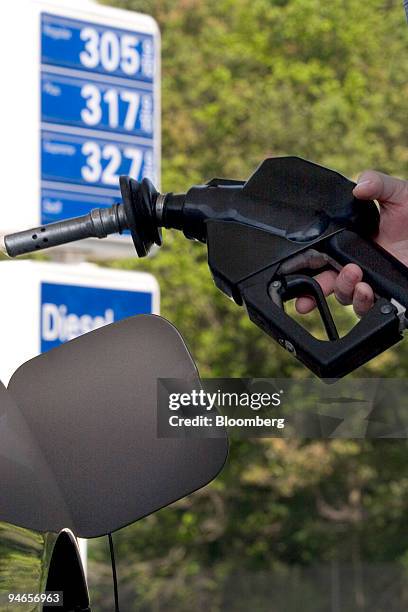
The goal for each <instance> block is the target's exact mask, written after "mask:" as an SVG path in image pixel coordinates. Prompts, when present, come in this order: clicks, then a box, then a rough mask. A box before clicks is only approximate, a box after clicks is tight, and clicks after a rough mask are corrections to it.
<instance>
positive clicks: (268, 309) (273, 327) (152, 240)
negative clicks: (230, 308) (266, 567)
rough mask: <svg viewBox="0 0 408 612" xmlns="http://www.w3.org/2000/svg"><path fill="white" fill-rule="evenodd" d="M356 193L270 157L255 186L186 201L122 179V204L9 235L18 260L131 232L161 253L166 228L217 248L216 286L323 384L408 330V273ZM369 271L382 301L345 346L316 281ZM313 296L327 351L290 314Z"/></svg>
mask: <svg viewBox="0 0 408 612" xmlns="http://www.w3.org/2000/svg"><path fill="white" fill-rule="evenodd" d="M353 187H354V183H353V182H352V181H350V180H348V179H347V178H345V177H344V176H341V175H340V174H338V173H337V172H334V171H333V170H329V169H328V168H324V167H322V166H318V165H317V164H314V163H312V162H309V161H306V160H303V159H300V158H297V157H280V158H279V157H278V158H270V159H266V160H265V161H264V162H263V163H262V164H261V165H260V166H259V167H258V169H257V170H256V171H255V173H254V174H253V175H252V176H251V177H250V178H249V179H248V180H247V181H235V180H226V179H213V180H211V181H210V182H209V183H207V184H206V185H200V186H194V187H192V188H191V189H190V190H189V191H188V192H187V193H185V194H173V193H167V194H159V193H158V192H157V191H156V189H155V188H154V186H153V185H152V183H151V182H150V181H149V180H148V179H143V180H142V181H141V182H140V183H139V182H137V181H135V180H134V179H132V178H129V177H121V178H120V189H121V194H122V203H121V204H115V205H114V206H113V207H111V208H105V209H95V210H93V211H91V212H90V213H89V214H88V215H85V216H83V217H78V218H77V219H70V220H67V221H62V222H59V223H53V224H50V225H44V226H41V227H38V228H35V229H32V230H28V231H23V232H18V233H16V234H10V235H8V236H5V237H4V250H5V252H6V253H7V254H8V255H9V256H11V257H14V256H16V255H21V254H23V253H29V252H33V251H38V250H42V249H44V248H48V247H51V246H57V245H61V244H65V243H68V242H72V241H75V240H82V239H83V238H90V237H96V238H103V237H105V236H107V235H109V234H112V233H117V232H119V233H121V232H123V231H124V230H125V229H128V230H130V233H131V235H132V239H133V242H134V245H135V248H136V251H137V254H138V255H139V257H144V256H145V255H147V253H148V252H149V250H150V248H151V247H152V245H153V244H156V245H159V246H160V245H161V244H162V237H161V228H162V227H165V228H173V229H177V230H181V231H182V232H183V233H184V235H185V236H186V238H189V239H192V240H198V241H200V242H203V243H205V244H207V249H208V265H209V268H210V270H211V273H212V275H213V278H214V281H215V283H216V285H217V287H219V289H221V291H223V292H224V293H225V294H227V295H228V296H229V297H231V298H232V299H233V300H234V301H235V302H236V303H237V304H239V305H243V306H245V308H246V310H247V312H248V315H249V317H250V319H251V320H252V321H253V322H254V323H255V324H256V325H258V326H259V327H260V328H261V329H263V330H264V331H265V332H266V333H268V334H269V335H271V336H272V337H273V338H275V340H277V341H278V342H279V344H281V346H283V347H284V348H286V349H287V350H288V351H289V352H291V353H292V354H293V355H294V356H296V357H297V358H298V359H299V360H300V361H302V362H303V363H304V364H305V365H306V366H307V367H308V368H309V369H310V370H311V371H313V372H314V373H315V374H317V375H318V376H319V377H321V378H327V379H335V378H339V377H341V376H344V375H345V374H347V373H349V372H351V371H353V370H355V369H356V368H357V367H359V366H360V365H362V364H364V363H366V362H367V361H369V360H370V359H372V358H373V357H375V356H376V355H378V354H380V353H382V352H383V351H384V350H386V349H387V348H389V347H390V346H392V345H394V344H396V343H397V342H398V341H399V340H401V338H402V335H403V332H404V330H405V328H406V326H407V322H406V318H405V310H406V308H407V306H408V268H406V267H405V266H404V265H403V264H402V263H401V262H399V261H398V260H397V259H395V258H394V257H393V256H392V255H390V254H389V253H388V252H387V251H385V250H384V249H382V248H381V247H380V246H379V245H377V244H376V243H375V242H374V241H373V240H372V237H373V236H375V234H376V232H377V231H378V224H379V211H378V208H377V206H376V204H375V203H374V202H372V201H361V200H357V199H356V198H355V197H354V196H353V194H352V190H353ZM350 262H353V263H356V264H357V265H359V266H360V268H361V269H362V270H363V278H364V280H365V281H366V282H367V283H369V284H370V285H371V286H372V288H373V290H374V292H375V294H376V301H375V304H374V306H373V307H372V308H371V309H370V311H369V312H368V313H367V314H366V315H365V316H364V317H363V318H362V319H361V320H360V321H359V322H358V323H357V324H356V325H355V326H354V327H353V329H352V330H350V332H349V333H348V334H347V335H345V336H344V337H342V338H340V337H339V334H338V332H337V329H336V325H335V323H334V321H333V318H332V315H331V313H330V310H329V307H328V305H327V302H326V300H325V297H324V295H323V292H322V290H321V288H320V286H319V284H318V283H317V281H316V280H315V278H314V275H315V274H316V273H317V272H320V271H322V269H325V268H328V267H332V268H335V269H338V268H339V267H341V266H344V265H345V264H347V263H350ZM300 295H310V296H312V297H314V299H315V301H316V304H317V307H318V309H319V312H320V316H321V318H322V321H323V324H324V327H325V330H326V333H327V338H328V339H327V341H324V340H319V339H317V338H315V337H314V336H313V335H312V334H310V333H309V332H308V331H307V330H306V329H305V328H304V327H303V326H302V325H300V324H299V323H298V322H297V321H295V320H294V319H293V318H292V317H290V316H289V315H288V314H287V313H286V312H285V302H287V301H288V300H290V299H293V298H295V297H297V296H300Z"/></svg>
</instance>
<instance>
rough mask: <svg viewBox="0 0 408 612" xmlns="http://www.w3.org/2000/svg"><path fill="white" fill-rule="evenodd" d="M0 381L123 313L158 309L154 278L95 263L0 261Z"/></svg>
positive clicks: (116, 319) (129, 313)
mask: <svg viewBox="0 0 408 612" xmlns="http://www.w3.org/2000/svg"><path fill="white" fill-rule="evenodd" d="M0 279H1V284H2V299H1V300H0V338H1V352H0V380H2V382H3V383H5V384H7V382H8V380H9V379H10V377H11V375H12V373H13V372H14V371H15V370H16V369H17V367H18V366H20V365H21V364H22V363H23V362H24V361H27V359H31V358H32V357H35V356H36V355H38V354H39V353H40V352H45V351H48V350H50V349H52V348H54V347H56V346H58V345H59V344H61V343H63V342H66V341H67V340H71V339H72V338H75V337H77V336H79V335H81V334H83V333H86V332H88V331H92V330H93V329H96V328H98V327H101V326H103V325H107V324H109V323H113V322H115V321H119V320H120V319H125V318H127V317H130V316H133V315H137V314H145V313H154V314H158V313H159V308H160V305H159V300H160V298H159V288H158V284H157V281H156V279H155V278H154V277H153V276H152V275H150V274H147V273H144V272H126V271H121V270H111V269H108V268H100V267H98V266H96V265H94V264H87V263H83V264H76V265H68V264H53V263H45V262H44V263H43V262H35V261H27V260H26V261H4V262H0Z"/></svg>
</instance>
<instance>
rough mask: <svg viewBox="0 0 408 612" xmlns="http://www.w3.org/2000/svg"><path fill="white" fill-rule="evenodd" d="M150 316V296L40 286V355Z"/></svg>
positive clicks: (73, 286)
mask: <svg viewBox="0 0 408 612" xmlns="http://www.w3.org/2000/svg"><path fill="white" fill-rule="evenodd" d="M150 312H152V294H151V293H148V292H143V291H126V290H120V289H105V288H100V287H83V286H77V285H60V284H57V283H41V352H44V351H48V350H49V349H51V348H54V347H55V346H58V345H59V344H62V343H63V342H66V341H67V340H71V339H72V338H76V337H77V336H80V335H81V334H84V333H86V332H89V331H92V330H93V329H97V328H98V327H102V326H103V325H107V324H109V323H113V322H114V321H119V320H120V319H124V318H126V317H130V316H133V315H136V314H143V313H150Z"/></svg>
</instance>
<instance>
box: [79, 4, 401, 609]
mask: <svg viewBox="0 0 408 612" xmlns="http://www.w3.org/2000/svg"><path fill="white" fill-rule="evenodd" d="M109 4H113V3H112V1H111V0H109ZM116 5H117V6H120V7H122V8H126V9H131V10H137V11H142V12H146V13H149V14H151V15H153V16H154V17H155V18H156V20H157V21H158V23H159V25H160V28H161V32H162V62H163V65H162V69H163V82H162V86H163V88H162V111H163V112H162V120H163V173H162V188H163V190H164V191H176V192H177V191H184V190H185V189H186V188H188V187H189V186H191V185H192V184H194V183H202V182H204V181H206V180H208V179H210V178H212V177H214V176H223V177H229V178H241V179H242V178H246V177H248V176H249V175H250V173H251V172H252V171H253V170H254V169H255V168H256V166H257V165H258V163H259V162H260V161H261V160H263V159H264V158H265V157H267V156H276V155H288V154H295V155H299V156H303V157H305V158H308V159H311V160H314V161H316V162H318V163H321V164H324V165H327V166H331V167H333V168H335V169H337V170H339V171H340V172H343V173H345V174H346V175H349V176H352V177H356V175H357V174H358V172H359V171H361V170H363V169H365V168H376V169H379V170H382V171H384V172H388V173H392V174H396V175H399V176H404V175H405V176H407V174H408V173H407V164H408V138H407V136H408V122H407V99H408V38H407V37H408V30H407V25H406V22H405V18H404V11H403V8H402V4H401V2H400V0H365V1H364V2H361V0H331V1H330V2H322V1H321V0H180V1H178V2H174V1H172V0H144V1H143V0H123V1H117V2H116ZM164 243H165V246H164V248H163V249H162V250H161V251H160V253H158V254H157V256H155V257H152V258H150V259H148V260H147V261H145V260H143V261H140V260H137V259H130V260H127V261H125V262H123V261H121V262H116V263H114V264H113V265H114V266H116V267H118V268H126V269H135V270H148V271H150V272H152V273H154V274H155V275H156V276H157V278H158V279H159V282H160V285H161V292H162V314H163V315H164V316H166V317H168V318H169V319H170V320H171V321H173V322H174V323H175V324H176V326H177V327H178V328H179V329H180V331H181V332H182V334H183V336H184V337H185V339H186V341H187V343H188V345H189V347H190V349H191V351H192V353H193V355H194V357H195V359H196V361H197V364H198V367H199V370H200V373H201V375H202V376H224V377H227V376H248V377H250V376H262V377H274V376H296V377H304V376H306V375H307V372H306V371H305V370H304V368H302V367H301V366H299V365H298V364H297V363H296V362H295V361H294V360H293V359H292V358H290V356H287V355H286V353H285V352H284V351H282V350H281V349H280V348H278V347H276V346H275V344H274V343H273V342H272V341H271V340H270V339H268V338H267V337H266V336H264V335H263V334H262V333H261V332H260V331H259V330H258V329H257V328H256V327H255V326H254V325H252V324H251V323H250V322H249V321H248V319H247V317H246V315H245V313H244V312H243V310H242V309H240V308H238V307H237V306H236V305H234V304H232V303H230V302H229V301H228V300H227V299H225V297H224V296H223V295H222V294H221V293H219V292H218V291H217V290H216V289H215V287H214V286H213V283H212V280H211V278H210V275H209V272H208V269H207V265H206V250H205V248H204V247H203V246H202V245H199V244H194V243H191V242H188V241H186V240H185V239H184V238H183V237H181V236H177V235H176V234H175V233H172V232H166V233H165V236H164ZM336 315H337V317H338V318H339V320H340V324H341V325H342V326H343V327H344V328H346V327H347V326H348V325H350V324H352V323H353V322H354V318H353V314H352V313H351V312H350V309H344V308H340V307H337V308H336ZM306 319H307V320H309V317H308V318H306ZM308 324H309V325H311V326H312V328H313V329H315V328H316V326H317V323H316V318H315V317H311V318H310V321H309V323H308ZM407 351H408V347H407V346H401V347H398V349H396V350H394V351H391V352H388V353H387V354H386V355H383V356H381V357H379V358H377V359H376V360H375V361H374V362H372V363H371V364H370V365H369V366H367V367H366V368H364V370H363V371H361V370H360V372H359V375H360V376H361V375H363V374H364V375H367V376H373V375H382V376H388V377H390V376H402V377H406V375H407V365H408V361H407ZM406 466H407V446H406V444H405V442H403V441H401V442H397V441H365V442H358V441H356V440H336V441H332V442H329V441H321V440H320V441H318V440H287V441H282V440H257V441H255V440H248V441H241V442H239V443H238V442H235V443H234V444H233V445H232V446H231V451H230V457H229V461H228V465H227V466H226V468H225V470H224V472H223V474H222V475H221V476H220V477H219V478H218V479H217V480H216V481H215V482H214V483H213V484H212V485H210V486H208V487H206V488H205V489H204V490H202V491H199V492H198V493H196V494H194V495H192V496H190V497H188V498H186V499H184V500H181V501H180V502H178V503H176V504H174V505H173V506H172V507H170V508H168V509H165V510H162V511H160V512H158V513H156V514H155V515H153V516H151V517H149V518H147V519H145V520H143V521H140V522H139V523H137V524H135V525H133V526H131V527H129V528H127V529H125V530H122V532H119V533H118V534H117V535H116V536H115V540H116V548H117V554H118V557H119V566H120V575H121V579H122V584H121V587H122V598H124V599H125V601H126V604H125V608H124V609H126V610H143V611H145V610H146V611H150V610H152V611H159V610H160V611H161V610H166V611H173V610H174V611H176V610H177V611H180V612H183V611H184V610H190V609H191V608H192V606H194V607H195V608H196V609H197V610H213V611H214V612H215V611H218V610H234V611H235V610H236V611H240V610H247V609H254V610H260V611H262V610H274V611H275V610H276V611H280V610H289V611H291V610H298V609H299V607H300V605H301V606H302V607H303V608H304V609H305V610H328V609H330V605H332V604H330V597H331V601H332V603H333V588H334V587H333V576H334V575H335V576H340V577H341V579H342V580H341V582H340V587H338V588H339V589H340V591H341V595H342V604H341V605H342V607H341V608H340V607H338V608H333V610H334V609H336V610H339V609H341V610H343V609H344V610H368V609H370V610H371V609H375V610H383V609H384V610H391V609H393V610H394V609H395V610H405V609H406V608H407V605H408V592H407V587H406V586H405V587H404V586H403V579H402V578H401V576H404V568H405V567H408V540H407V537H406V523H407V522H406V517H407V512H408V471H407V467H406ZM90 556H91V559H90V579H91V587H92V595H93V599H94V602H95V607H96V609H101V610H105V609H106V610H110V609H112V603H111V601H110V599H109V596H108V593H109V591H110V576H109V567H108V565H107V564H106V548H105V542H104V541H103V540H98V541H95V542H94V543H91V546H90ZM121 559H123V560H124V561H123V563H121V561H120V560H121ZM390 564H391V565H390ZM315 567H319V568H321V571H323V572H324V571H326V570H330V572H331V573H330V572H329V573H328V574H324V573H323V574H318V576H319V578H316V576H315V575H314V574H313V573H312V570H313V568H315ZM369 567H370V568H377V569H376V572H377V573H376V574H375V576H376V578H375V579H374V580H373V578H372V576H373V575H372V574H370V573H367V572H368V569H367V568H369ZM389 567H392V572H391V574H389V581H388V583H387V584H388V587H389V585H390V584H391V585H392V588H391V589H389V592H390V593H392V597H395V602H394V604H395V606H396V607H392V604H391V599H390V597H391V595H390V596H389V597H388V599H386V600H385V601H383V600H381V599H380V598H379V596H376V595H375V593H377V595H378V592H377V591H378V589H379V588H380V585H381V593H383V592H384V589H385V587H384V588H383V581H382V580H381V578H382V579H384V577H385V576H388V574H387V571H388V570H386V569H385V568H389ZM308 572H309V573H308ZM333 572H334V574H333ZM336 572H337V573H336ZM342 572H343V573H342ZM344 572H346V573H344ZM347 572H348V573H347ZM322 576H323V578H322ZM406 577H407V576H406V575H405V579H406ZM400 578H401V580H400ZM329 583H330V584H331V587H330V589H332V590H331V591H330V593H331V595H330V593H328V592H327V593H326V590H325V589H326V587H327V585H329ZM282 585H286V588H283V587H282ZM280 588H281V590H279V589H280ZM282 588H283V591H282ZM339 597H340V596H339ZM373 598H374V599H373ZM393 601H394V600H393Z"/></svg>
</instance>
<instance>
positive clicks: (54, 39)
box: [41, 13, 160, 223]
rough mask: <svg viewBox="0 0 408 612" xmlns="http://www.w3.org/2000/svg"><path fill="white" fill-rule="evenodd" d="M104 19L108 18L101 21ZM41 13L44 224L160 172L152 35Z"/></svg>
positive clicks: (109, 199)
mask: <svg viewBox="0 0 408 612" xmlns="http://www.w3.org/2000/svg"><path fill="white" fill-rule="evenodd" d="M104 22H105V23H106V20H104ZM105 23H104V24H101V23H96V22H93V21H85V20H83V19H78V20H77V19H72V18H68V17H64V16H61V15H52V14H50V13H42V15H41V62H42V64H41V180H42V191H41V222H42V223H47V222H52V221H58V220H61V219H65V218H68V217H71V216H75V215H80V214H85V213H86V212H89V210H90V209H91V208H95V207H97V206H110V205H111V204H112V203H114V202H117V201H118V200H119V199H120V192H119V176H120V175H121V174H128V175H130V176H132V177H133V178H135V179H137V180H141V179H142V178H144V177H148V178H150V179H151V180H152V181H153V182H156V183H157V181H158V175H159V168H158V163H159V159H158V158H159V151H158V147H159V138H160V134H159V125H158V123H159V119H158V110H159V100H158V98H157V96H158V87H157V78H158V74H156V73H157V72H158V71H157V61H158V57H157V56H158V46H157V40H156V35H154V34H152V33H148V32H137V31H134V30H130V29H129V30H126V29H123V28H119V27H116V26H115V25H114V24H113V25H112V27H111V26H110V25H105Z"/></svg>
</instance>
